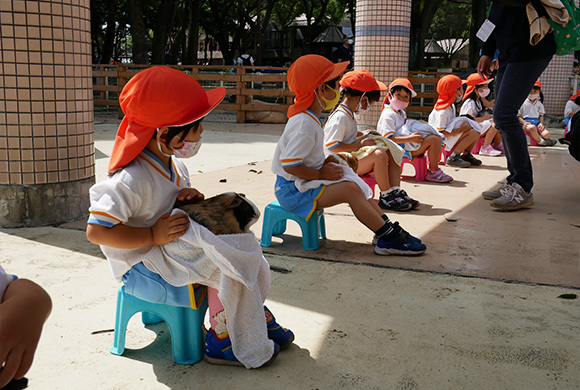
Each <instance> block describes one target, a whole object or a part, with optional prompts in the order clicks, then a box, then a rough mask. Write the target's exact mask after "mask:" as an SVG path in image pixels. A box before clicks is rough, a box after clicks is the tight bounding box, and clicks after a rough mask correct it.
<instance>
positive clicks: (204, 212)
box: [174, 192, 260, 234]
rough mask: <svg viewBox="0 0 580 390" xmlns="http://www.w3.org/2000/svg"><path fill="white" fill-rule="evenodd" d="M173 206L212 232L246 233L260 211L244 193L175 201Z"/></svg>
mask: <svg viewBox="0 0 580 390" xmlns="http://www.w3.org/2000/svg"><path fill="white" fill-rule="evenodd" d="M174 207H175V208H179V209H181V210H184V211H185V212H186V213H187V214H188V215H189V216H190V217H191V219H193V220H194V221H196V222H197V223H199V224H200V225H202V226H205V227H206V228H207V229H208V230H210V231H211V232H212V233H213V234H239V233H247V232H249V231H250V226H252V225H253V224H254V223H255V222H256V221H257V220H258V218H260V211H259V210H258V208H257V207H256V205H255V204H254V203H252V202H251V201H250V200H248V199H246V197H245V195H244V194H238V193H235V192H226V193H223V194H220V195H216V196H214V197H211V198H209V199H205V200H202V201H200V202H199V201H198V202H191V201H179V200H178V201H176V202H175V205H174Z"/></svg>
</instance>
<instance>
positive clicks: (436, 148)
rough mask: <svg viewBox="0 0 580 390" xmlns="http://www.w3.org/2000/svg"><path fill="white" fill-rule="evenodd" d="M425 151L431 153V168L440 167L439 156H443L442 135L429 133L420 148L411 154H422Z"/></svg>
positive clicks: (433, 169) (431, 169) (434, 169)
mask: <svg viewBox="0 0 580 390" xmlns="http://www.w3.org/2000/svg"><path fill="white" fill-rule="evenodd" d="M425 152H427V154H428V155H429V170H430V171H436V170H437V168H439V156H441V137H438V136H436V135H428V136H427V137H425V138H423V142H422V143H421V146H420V147H419V149H417V150H413V151H412V152H411V155H412V156H413V157H415V156H420V155H422V154H423V153H425Z"/></svg>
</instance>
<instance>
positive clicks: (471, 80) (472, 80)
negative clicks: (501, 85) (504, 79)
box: [463, 72, 493, 100]
mask: <svg viewBox="0 0 580 390" xmlns="http://www.w3.org/2000/svg"><path fill="white" fill-rule="evenodd" d="M491 81H493V79H482V78H481V76H480V75H479V73H477V72H476V73H472V74H470V75H469V76H468V77H467V80H466V84H467V89H466V90H465V93H464V94H463V100H465V99H467V97H468V96H469V95H471V93H472V92H473V91H474V90H475V87H476V86H478V85H482V84H489V83H490V82H491Z"/></svg>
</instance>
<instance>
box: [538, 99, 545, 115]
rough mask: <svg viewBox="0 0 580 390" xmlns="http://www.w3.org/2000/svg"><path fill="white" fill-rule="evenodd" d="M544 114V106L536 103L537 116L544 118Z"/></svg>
mask: <svg viewBox="0 0 580 390" xmlns="http://www.w3.org/2000/svg"><path fill="white" fill-rule="evenodd" d="M545 113H546V109H545V108H544V104H543V103H542V102H538V114H539V116H544V114H545Z"/></svg>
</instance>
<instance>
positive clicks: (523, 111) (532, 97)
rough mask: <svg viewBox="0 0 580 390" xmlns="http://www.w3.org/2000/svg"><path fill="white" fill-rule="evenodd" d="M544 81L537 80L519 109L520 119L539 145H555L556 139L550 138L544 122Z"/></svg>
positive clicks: (526, 130)
mask: <svg viewBox="0 0 580 390" xmlns="http://www.w3.org/2000/svg"><path fill="white" fill-rule="evenodd" d="M541 93H542V82H541V81H540V80H538V81H536V83H535V84H534V86H533V87H532V90H531V91H530V94H529V95H528V97H527V98H526V100H524V103H523V104H522V106H521V107H520V110H519V111H518V120H519V121H520V123H521V124H522V127H523V128H524V132H527V133H530V137H532V138H533V139H534V141H536V143H537V144H538V146H554V145H555V144H556V140H555V139H551V138H550V135H551V134H550V132H549V131H548V129H547V128H546V125H545V124H544V113H545V112H546V110H545V109H544V104H543V102H542V100H543V99H542V97H541V95H540V94H541Z"/></svg>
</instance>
